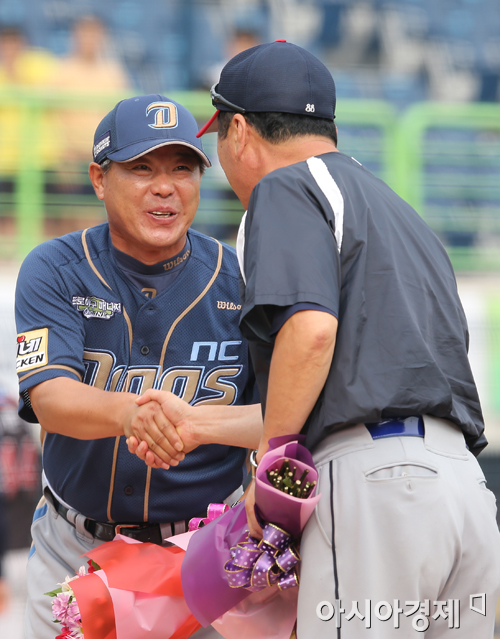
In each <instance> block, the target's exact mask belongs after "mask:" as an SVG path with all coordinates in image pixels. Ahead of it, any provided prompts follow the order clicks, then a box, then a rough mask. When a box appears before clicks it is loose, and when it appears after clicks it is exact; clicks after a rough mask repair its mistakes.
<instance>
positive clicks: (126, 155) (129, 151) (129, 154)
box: [106, 140, 212, 167]
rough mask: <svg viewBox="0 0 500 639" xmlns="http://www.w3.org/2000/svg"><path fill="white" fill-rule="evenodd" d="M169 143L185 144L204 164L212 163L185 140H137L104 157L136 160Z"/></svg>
mask: <svg viewBox="0 0 500 639" xmlns="http://www.w3.org/2000/svg"><path fill="white" fill-rule="evenodd" d="M171 144H179V145H180V146H187V148H188V149H192V150H193V151H195V152H196V153H197V154H198V155H199V156H200V157H201V159H202V160H203V164H204V165H205V166H207V167H210V166H212V163H211V162H210V160H209V159H208V155H206V154H205V153H204V152H203V151H201V150H200V149H199V148H198V147H196V146H195V145H194V144H191V143H190V142H185V141H184V140H163V141H162V142H158V143H157V144H153V145H151V144H148V143H145V142H139V143H138V144H132V145H131V146H128V147H126V148H125V149H120V150H119V151H115V152H114V153H109V154H108V155H107V156H106V157H108V158H109V159H110V160H113V162H130V160H136V159H137V158H140V157H141V156H143V155H146V153H149V152H150V151H154V150H155V149H159V148H160V147H162V146H170V145H171Z"/></svg>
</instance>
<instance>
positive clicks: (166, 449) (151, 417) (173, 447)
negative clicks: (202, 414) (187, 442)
mask: <svg viewBox="0 0 500 639" xmlns="http://www.w3.org/2000/svg"><path fill="white" fill-rule="evenodd" d="M148 393H160V394H161V395H163V393H162V392H161V391H148ZM146 395H147V394H146ZM146 395H144V396H142V397H140V398H138V399H137V400H135V407H134V409H133V410H132V411H131V414H130V421H128V422H127V423H126V424H124V427H123V430H124V433H125V436H126V438H127V444H128V447H129V451H130V452H131V453H135V454H136V455H137V456H138V457H139V458H140V459H142V460H143V461H145V462H146V464H147V465H148V466H151V467H152V468H164V469H166V470H167V469H168V468H169V467H170V466H177V464H178V463H179V462H180V461H182V460H183V459H184V457H185V452H186V451H185V450H184V447H185V446H184V442H183V441H182V439H181V438H180V436H179V435H178V433H177V431H176V428H175V426H174V425H173V424H172V422H171V421H170V420H169V419H168V418H167V417H166V415H165V412H164V410H162V406H161V405H160V403H158V401H156V400H154V399H153V398H147V399H143V397H146ZM173 397H175V395H173ZM159 399H160V398H159ZM176 399H178V398H176ZM178 401H180V402H181V403H183V404H184V402H182V400H179V399H178Z"/></svg>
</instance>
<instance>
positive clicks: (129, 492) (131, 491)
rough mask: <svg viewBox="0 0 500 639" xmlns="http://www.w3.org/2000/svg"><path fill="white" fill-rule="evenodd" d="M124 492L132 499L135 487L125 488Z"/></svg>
mask: <svg viewBox="0 0 500 639" xmlns="http://www.w3.org/2000/svg"><path fill="white" fill-rule="evenodd" d="M123 492H124V493H125V494H126V495H127V497H130V495H133V494H134V488H133V486H125V488H124V489H123Z"/></svg>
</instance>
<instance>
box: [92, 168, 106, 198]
mask: <svg viewBox="0 0 500 639" xmlns="http://www.w3.org/2000/svg"><path fill="white" fill-rule="evenodd" d="M89 178H90V181H91V182H92V186H93V187H94V191H95V194H96V195H97V197H98V198H99V199H100V200H104V171H103V170H102V167H101V166H100V165H99V164H97V162H91V163H90V164H89Z"/></svg>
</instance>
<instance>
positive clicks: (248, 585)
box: [48, 435, 319, 639]
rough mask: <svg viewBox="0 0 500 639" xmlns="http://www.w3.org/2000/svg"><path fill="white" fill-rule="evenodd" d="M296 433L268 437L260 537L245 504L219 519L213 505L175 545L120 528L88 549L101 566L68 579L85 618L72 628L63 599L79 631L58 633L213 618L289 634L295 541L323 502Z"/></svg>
mask: <svg viewBox="0 0 500 639" xmlns="http://www.w3.org/2000/svg"><path fill="white" fill-rule="evenodd" d="M300 440H301V437H300V436H297V435H294V436H285V437H278V438H275V439H273V440H271V441H270V448H269V450H268V452H267V453H266V454H265V455H264V456H263V458H262V460H261V462H260V464H259V466H258V468H257V471H256V476H255V482H256V487H255V503H256V506H255V508H256V513H257V516H258V518H259V520H260V522H261V523H262V524H263V539H262V540H260V541H259V540H256V539H253V538H252V537H250V536H249V535H248V526H247V518H246V512H245V507H244V503H240V504H238V505H237V506H235V507H234V508H232V509H230V510H227V511H226V512H223V514H221V515H220V516H217V517H216V518H215V519H213V521H210V520H211V519H212V518H213V517H214V513H212V514H211V513H210V512H209V517H208V519H205V520H203V521H202V522H201V523H202V524H207V525H203V527H200V528H198V529H196V530H194V531H192V532H188V533H185V534H184V535H177V536H175V537H171V538H170V539H169V540H168V541H170V542H172V543H173V544H175V546H171V547H162V546H156V545H154V544H149V543H145V544H143V543H140V542H136V541H133V540H131V539H129V538H127V537H123V536H121V535H118V536H117V537H116V538H115V540H113V541H111V542H108V543H105V544H102V545H101V546H99V547H97V548H96V549H94V550H92V551H91V552H89V553H87V556H89V557H90V558H91V561H92V562H94V567H98V568H99V570H96V571H95V572H93V573H92V574H88V575H85V574H84V573H83V574H79V575H77V576H76V578H74V579H73V580H68V583H71V588H72V594H71V595H70V597H71V601H70V602H69V606H71V605H72V604H74V606H73V608H72V613H71V615H72V614H73V612H74V613H75V615H76V610H78V613H79V618H78V620H79V621H80V622H81V625H80V627H79V628H76V626H75V630H73V629H72V628H73V626H71V628H70V626H69V625H68V623H66V620H68V619H69V617H68V613H65V614H63V613H62V612H59V608H57V606H59V604H56V609H55V610H54V614H55V616H56V610H57V611H58V614H59V616H60V617H61V619H59V618H58V617H57V619H59V621H60V622H61V623H63V627H65V628H67V631H66V632H80V634H74V635H73V634H66V635H64V634H63V635H62V636H60V637H65V638H66V637H67V638H68V639H69V638H71V639H73V638H74V639H77V638H78V639H80V638H83V632H84V633H85V637H84V639H141V638H142V637H144V639H146V636H147V639H188V637H190V636H191V635H192V634H193V633H194V632H196V630H198V629H199V628H200V627H201V626H208V625H209V624H212V625H213V626H214V627H215V628H216V630H217V631H218V632H219V633H220V634H221V635H222V636H223V637H225V638H226V639H258V637H274V638H275V639H289V637H290V635H291V633H292V630H293V627H294V624H295V620H296V603H297V594H298V593H297V591H298V588H296V587H294V586H297V585H298V574H297V564H298V562H299V561H300V555H299V552H298V549H297V547H296V541H297V540H298V538H299V537H300V534H301V532H302V530H303V528H304V526H305V524H306V523H307V520H308V519H309V517H310V516H311V514H312V512H313V510H314V508H315V506H316V503H317V502H318V500H319V496H317V495H315V491H316V480H317V476H318V475H317V471H316V469H315V467H314V464H313V461H312V457H311V454H310V453H309V451H308V450H307V449H306V448H304V446H302V444H301V443H300ZM212 510H213V509H212ZM223 510H224V509H223V508H220V509H219V511H218V512H222V511H223ZM218 512H216V513H215V514H218ZM199 523H200V522H199V520H197V521H196V522H193V524H195V525H196V526H198V525H199ZM89 572H90V571H89ZM48 594H54V593H48ZM60 594H63V593H59V594H58V595H57V596H59V595H60ZM57 596H56V598H57ZM68 601H69V598H68ZM77 602H78V603H77ZM71 615H70V616H71ZM71 619H75V617H74V616H71ZM72 623H73V622H72ZM74 623H75V624H76V623H77V622H76V621H75V622H74ZM82 628H83V632H82Z"/></svg>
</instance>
